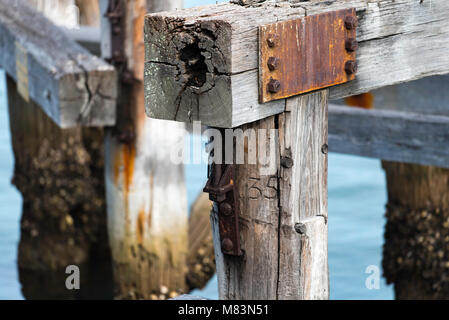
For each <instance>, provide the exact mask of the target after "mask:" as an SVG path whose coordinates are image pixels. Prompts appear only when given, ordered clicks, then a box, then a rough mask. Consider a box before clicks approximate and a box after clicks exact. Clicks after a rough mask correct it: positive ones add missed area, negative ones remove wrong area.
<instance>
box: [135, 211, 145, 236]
mask: <svg viewBox="0 0 449 320" xmlns="http://www.w3.org/2000/svg"><path fill="white" fill-rule="evenodd" d="M144 224H145V210H143V209H141V210H140V211H139V215H138V216H137V230H136V231H137V232H136V233H137V242H138V243H139V244H142V243H143V233H144V232H145V226H144Z"/></svg>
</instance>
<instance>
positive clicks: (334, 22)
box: [259, 9, 357, 103]
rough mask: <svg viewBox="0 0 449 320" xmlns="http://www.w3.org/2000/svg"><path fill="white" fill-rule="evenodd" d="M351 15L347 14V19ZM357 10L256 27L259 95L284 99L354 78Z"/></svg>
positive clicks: (264, 99)
mask: <svg viewBox="0 0 449 320" xmlns="http://www.w3.org/2000/svg"><path fill="white" fill-rule="evenodd" d="M348 17H349V18H348ZM347 19H349V20H352V21H357V16H356V11H355V9H344V10H339V11H333V12H327V13H322V14H318V15H312V16H307V17H304V18H301V19H295V20H289V21H283V22H277V23H274V24H269V25H264V26H260V27H259V82H260V83H259V99H260V102H261V103H264V102H268V101H272V100H277V99H284V98H287V97H291V96H294V95H298V94H301V93H306V92H310V91H314V90H318V89H322V88H326V87H329V86H333V85H337V84H341V83H345V82H347V81H350V80H353V79H355V70H354V69H355V68H354V67H355V66H353V65H350V64H351V63H349V64H348V61H353V62H355V60H356V49H357V42H356V23H353V24H351V23H347V21H348V20H347Z"/></svg>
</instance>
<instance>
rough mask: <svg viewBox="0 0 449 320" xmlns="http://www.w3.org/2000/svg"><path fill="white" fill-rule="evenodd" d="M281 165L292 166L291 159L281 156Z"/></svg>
mask: <svg viewBox="0 0 449 320" xmlns="http://www.w3.org/2000/svg"><path fill="white" fill-rule="evenodd" d="M281 166H283V167H284V168H291V167H293V159H292V158H289V157H281Z"/></svg>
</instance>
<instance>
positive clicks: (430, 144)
mask: <svg viewBox="0 0 449 320" xmlns="http://www.w3.org/2000/svg"><path fill="white" fill-rule="evenodd" d="M448 144H449V117H447V116H435V115H428V114H418V113H411V112H404V111H393V110H376V109H371V110H366V109H360V108H354V107H345V106H338V105H329V150H330V151H331V152H338V153H347V154H353V155H359V156H364V157H371V158H378V159H382V160H389V161H398V162H407V163H416V164H422V165H432V166H437V167H443V168H449V148H448Z"/></svg>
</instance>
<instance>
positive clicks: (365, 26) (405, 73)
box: [145, 0, 449, 127]
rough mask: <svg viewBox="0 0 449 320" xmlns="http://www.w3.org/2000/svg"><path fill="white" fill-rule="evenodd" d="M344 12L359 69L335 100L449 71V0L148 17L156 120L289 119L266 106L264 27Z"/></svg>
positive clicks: (381, 0) (222, 7)
mask: <svg viewBox="0 0 449 320" xmlns="http://www.w3.org/2000/svg"><path fill="white" fill-rule="evenodd" d="M291 2H297V1H291ZM343 8H356V10H357V15H358V18H359V27H358V30H357V40H358V42H359V49H358V52H357V60H358V63H359V71H358V73H357V76H356V80H354V81H351V82H349V83H346V84H343V85H339V86H335V87H332V88H331V89H330V98H331V99H337V98H342V97H345V96H351V95H354V94H358V93H362V92H367V91H371V90H373V89H376V88H379V87H382V86H388V85H393V84H398V83H401V82H407V81H411V80H415V79H419V78H422V77H426V76H431V75H439V74H445V73H449V56H448V55H447V54H446V52H447V51H448V50H449V25H448V24H447V23H446V21H445V20H446V16H447V13H448V12H449V2H447V1H446V0H432V1H421V2H420V1H409V0H397V1H386V0H376V1H366V0H344V1H325V2H322V1H319V2H315V1H313V2H298V3H287V2H281V3H276V4H274V3H269V2H264V3H258V4H257V5H252V6H246V7H245V6H240V5H237V4H218V5H212V6H204V7H199V8H192V9H185V10H180V11H179V10H178V11H176V12H165V13H159V14H153V15H149V16H148V17H147V19H146V26H145V28H146V37H147V38H146V40H145V43H146V46H147V49H146V66H145V70H146V74H147V77H146V88H147V89H148V90H147V92H146V93H145V96H146V109H147V113H148V115H149V116H151V117H155V118H161V119H169V120H178V121H186V122H190V121H193V120H201V121H202V122H203V124H204V125H210V126H215V127H236V126H239V125H241V124H244V123H249V122H253V121H256V120H259V119H263V118H265V117H267V116H270V115H273V114H278V113H281V112H282V111H284V109H285V101H282V100H280V101H274V102H270V103H265V104H260V103H259V99H258V98H259V97H258V67H259V64H258V32H257V30H258V27H259V26H260V25H263V24H268V23H273V22H277V21H282V20H291V19H295V18H301V17H303V16H305V15H312V14H319V13H323V12H327V11H333V10H338V9H343Z"/></svg>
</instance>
